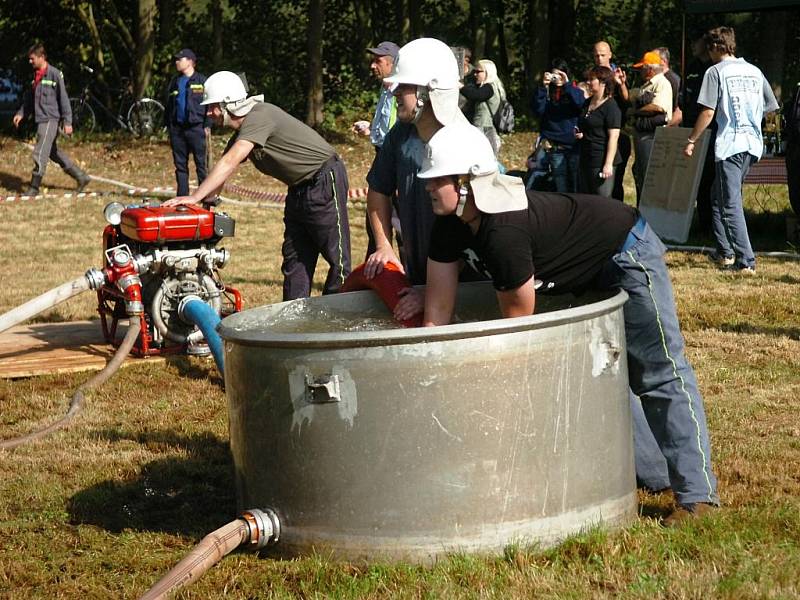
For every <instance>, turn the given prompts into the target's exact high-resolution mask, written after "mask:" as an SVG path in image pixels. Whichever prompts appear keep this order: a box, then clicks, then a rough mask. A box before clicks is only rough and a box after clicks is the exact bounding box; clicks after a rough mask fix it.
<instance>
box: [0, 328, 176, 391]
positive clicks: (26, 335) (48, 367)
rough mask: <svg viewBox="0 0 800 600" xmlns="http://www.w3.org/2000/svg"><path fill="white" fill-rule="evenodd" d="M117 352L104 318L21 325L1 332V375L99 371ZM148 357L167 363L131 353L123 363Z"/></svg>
mask: <svg viewBox="0 0 800 600" xmlns="http://www.w3.org/2000/svg"><path fill="white" fill-rule="evenodd" d="M125 327H127V326H124V327H121V328H120V332H119V333H120V334H124V332H125ZM113 355H114V348H113V347H111V346H110V345H109V344H106V343H105V340H104V339H103V332H102V330H101V329H100V321H76V322H71V323H34V324H32V325H19V326H17V327H12V328H11V329H9V330H7V331H4V332H3V333H0V378H3V379H9V378H12V377H32V376H37V375H45V374H50V373H76V372H80V371H98V370H100V369H102V368H103V367H105V365H106V363H107V362H108V359H109V358H111V357H112V356H113ZM145 360H146V361H148V362H151V363H152V362H163V361H164V357H160V356H153V357H149V358H134V357H131V356H129V357H128V358H127V359H126V360H125V362H124V363H123V366H125V365H128V364H135V363H140V362H142V361H145Z"/></svg>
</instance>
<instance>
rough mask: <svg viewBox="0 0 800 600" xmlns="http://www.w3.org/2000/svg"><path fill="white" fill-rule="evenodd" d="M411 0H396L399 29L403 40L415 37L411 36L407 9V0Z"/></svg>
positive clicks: (395, 7) (395, 6)
mask: <svg viewBox="0 0 800 600" xmlns="http://www.w3.org/2000/svg"><path fill="white" fill-rule="evenodd" d="M408 1H409V0H395V3H394V10H395V15H397V30H398V32H399V33H400V39H401V40H403V41H406V40H409V41H410V40H411V39H413V38H412V37H411V25H410V22H409V19H408V10H406V7H407V2H408Z"/></svg>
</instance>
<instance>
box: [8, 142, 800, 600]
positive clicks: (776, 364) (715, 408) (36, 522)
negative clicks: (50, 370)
mask: <svg viewBox="0 0 800 600" xmlns="http://www.w3.org/2000/svg"><path fill="white" fill-rule="evenodd" d="M223 143H224V142H223V140H222V138H220V139H218V140H217V147H218V148H217V149H219V147H221V145H222V144H223ZM529 144H530V136H529V134H516V135H514V136H512V138H510V140H509V141H508V143H507V144H506V145H505V146H504V153H505V154H504V159H505V160H506V162H507V163H508V164H509V166H513V165H517V166H521V165H522V163H523V161H524V157H525V155H526V154H527V151H528V147H529ZM66 147H67V148H68V149H69V151H70V152H72V154H73V155H74V156H75V157H76V158H77V159H78V160H79V161H81V163H82V165H83V166H84V167H86V168H88V169H89V170H90V172H92V173H94V174H100V175H103V176H105V177H110V178H113V179H120V180H123V181H127V182H131V183H135V184H137V185H142V186H148V187H152V186H154V185H169V184H172V183H173V179H172V177H173V176H172V166H171V160H170V157H169V148H168V146H167V145H166V143H165V142H164V141H155V142H136V143H133V142H128V141H126V140H124V139H115V138H104V139H102V140H99V141H83V142H72V143H68V144H67V145H66ZM337 148H338V150H339V151H340V153H341V154H342V155H343V156H344V157H345V160H346V161H347V163H348V166H349V167H350V173H351V185H352V186H353V187H360V186H362V185H364V184H363V178H364V175H365V173H366V168H367V166H368V162H369V156H370V152H371V148H370V147H369V145H368V144H367V143H366V142H364V141H363V140H356V139H355V138H353V139H345V140H344V141H342V142H341V143H340V144H338V145H337ZM0 155H2V156H3V164H2V166H0V187H3V188H4V189H5V190H7V191H8V190H13V189H15V188H16V187H17V186H18V184H19V182H21V181H24V180H25V179H26V178H27V176H28V172H29V171H28V170H29V168H30V159H29V154H28V151H27V150H25V149H24V148H22V147H21V146H19V144H18V143H17V142H16V141H14V140H12V139H11V138H0ZM51 168H52V171H51V172H50V173H49V174H48V177H47V180H46V181H47V183H48V184H49V185H50V186H51V191H54V192H58V193H61V192H62V191H63V189H62V188H67V187H69V186H70V185H71V184H70V181H69V180H68V179H67V178H65V177H64V176H63V175H62V174H60V173H57V171H58V169H57V168H55V167H51ZM237 180H238V181H239V182H241V183H243V184H246V185H250V186H255V185H259V186H260V187H262V188H265V189H269V190H276V191H280V189H281V188H280V186H279V185H278V184H277V183H276V182H273V183H272V184H267V185H263V182H262V181H261V180H260V179H259V177H258V176H257V175H256V174H254V173H253V172H252V171H251V167H249V166H247V167H246V168H245V169H244V171H243V172H242V173H241V174H240V175H238V176H237ZM94 187H95V189H100V190H107V191H109V192H113V188H111V187H109V186H100V185H96V186H94ZM90 189H91V188H90ZM628 189H629V192H630V189H631V188H630V186H628ZM764 193H769V194H771V196H772V198H771V199H769V200H768V202H766V203H765V201H764V200H763V199H761V198H760V197H759V196H758V195H759V194H764ZM0 195H2V194H1V193H0ZM747 197H748V207H749V209H750V211H751V212H752V213H753V219H752V223H753V229H754V230H753V239H754V240H755V244H756V246H757V247H758V248H759V249H770V250H786V249H790V248H791V247H790V246H789V245H787V243H786V241H785V237H784V233H785V228H784V212H783V211H784V210H785V209H786V206H787V205H788V202H787V199H786V192H785V189H781V188H779V187H777V186H775V187H768V188H754V187H752V186H748V190H747ZM112 198H116V199H120V198H122V197H121V196H114V195H113V194H109V195H108V196H106V197H103V198H87V199H81V200H76V199H48V200H37V201H29V202H27V203H19V202H17V203H11V204H0V213H2V216H3V221H4V224H5V226H4V227H3V228H1V229H0V272H2V273H3V278H2V281H3V286H2V288H0V311H6V310H9V309H10V308H12V307H14V306H17V305H18V304H19V303H21V302H23V301H25V300H27V299H29V298H31V297H33V296H35V295H37V294H39V293H41V292H43V291H45V290H48V289H50V288H52V287H54V286H55V285H58V284H59V283H62V282H63V281H65V280H67V279H71V278H74V277H76V276H78V275H79V274H81V273H82V272H83V271H85V270H86V268H88V267H89V266H99V256H100V249H101V242H100V233H101V231H102V227H103V222H102V216H101V211H102V207H103V205H104V204H105V203H106V202H107V201H109V200H110V199H112ZM227 210H228V212H230V213H231V214H232V215H233V216H234V217H235V218H236V219H237V228H236V237H235V238H233V239H231V240H226V242H225V244H224V246H225V247H227V248H228V249H229V250H230V251H231V254H232V259H231V264H230V265H229V266H228V267H226V269H225V270H224V271H223V277H224V279H225V281H226V283H228V284H229V285H232V286H234V287H237V288H239V289H240V290H241V291H242V293H243V295H244V297H245V299H246V303H247V305H248V306H256V305H260V304H264V303H268V302H274V301H277V300H278V299H279V297H280V286H281V277H280V240H281V237H282V224H281V213H280V211H277V210H274V209H271V210H270V209H263V208H256V207H250V206H242V205H235V206H230V207H229V208H227ZM350 218H351V224H352V230H353V238H354V250H353V255H354V257H356V260H355V262H358V259H359V258H361V257H362V256H363V253H364V246H365V239H364V238H365V236H364V230H363V208H359V207H354V208H353V209H352V210H351V213H350ZM691 242H692V243H707V242H704V240H702V239H700V238H693V239H692V240H691ZM667 258H668V263H669V266H670V269H671V273H672V276H673V281H674V286H675V294H676V299H677V303H678V310H679V314H680V317H681V321H682V326H683V330H684V334H685V337H686V342H687V352H688V354H689V357H690V359H691V361H692V363H693V364H694V366H695V369H696V371H697V375H698V379H699V383H700V387H701V390H702V391H703V393H704V395H705V400H706V406H707V413H708V420H709V428H710V432H711V437H712V444H713V451H714V463H715V469H716V472H717V474H718V476H719V488H720V494H721V497H722V501H723V503H724V507H723V508H722V509H721V510H719V511H718V512H716V513H715V514H714V515H713V516H712V517H710V518H708V519H705V520H703V521H699V522H689V523H687V524H685V525H684V526H682V527H679V528H677V529H674V530H668V529H665V528H663V527H662V526H661V525H660V523H659V519H658V517H659V516H660V515H663V514H664V513H665V512H666V511H667V510H668V509H669V507H670V506H671V505H670V502H671V499H670V498H669V497H667V496H666V495H655V496H653V495H645V494H643V495H641V496H640V509H641V512H642V516H640V518H639V519H638V520H637V521H636V522H635V523H634V524H632V525H631V526H630V527H628V528H626V529H624V530H621V531H616V532H605V531H602V530H593V531H589V532H587V533H585V534H583V535H580V536H576V537H574V538H571V539H569V540H568V541H566V542H565V543H563V544H562V545H560V546H559V547H557V548H553V549H537V548H523V547H508V548H507V549H506V551H505V552H504V554H503V555H502V556H492V557H475V556H461V555H457V556H452V557H450V558H448V559H447V560H443V561H441V562H440V563H439V564H437V565H436V566H434V567H430V568H423V567H416V566H410V565H388V564H380V563H376V564H351V563H345V564H342V563H336V562H331V561H329V560H327V559H326V558H325V557H322V556H312V557H307V558H302V559H297V560H276V559H273V558H267V557H259V556H256V555H251V554H247V553H234V554H233V555H231V556H229V557H227V558H226V559H224V560H223V561H222V562H221V563H220V564H219V565H218V566H217V567H215V568H214V569H212V570H211V571H209V572H208V573H207V574H206V575H204V576H203V578H202V579H201V580H200V581H199V582H198V583H196V584H194V585H193V586H191V587H189V588H186V589H185V590H184V591H182V592H181V593H179V594H178V597H181V598H216V597H225V598H241V599H244V598H289V597H302V598H331V597H332V598H449V597H464V598H531V597H538V598H548V597H552V598H576V599H578V598H581V599H582V598H606V597H609V598H610V597H622V598H642V599H648V600H650V599H652V598H670V599H683V598H698V599H700V598H730V599H740V598H797V597H800V548H799V547H798V546H800V420H798V416H797V415H798V409H800V366H798V356H800V262H793V261H785V260H779V259H774V258H764V259H761V260H760V261H759V265H758V273H757V275H756V276H754V277H751V278H741V277H737V276H734V275H730V274H725V273H723V272H720V271H718V270H716V269H715V268H714V267H713V265H712V264H711V263H710V262H708V261H707V260H706V259H705V258H704V257H703V256H701V255H697V254H688V253H681V252H671V253H669V254H668V257H667ZM322 275H323V276H324V273H322ZM321 281H322V279H321V278H320V277H318V281H317V289H316V293H319V289H320V284H321ZM95 309H96V305H95V300H94V297H93V295H91V294H84V295H83V296H81V297H79V298H76V299H73V300H71V301H69V302H67V303H65V304H63V305H61V306H59V307H57V308H56V309H55V310H53V311H52V312H51V313H49V314H46V315H42V316H41V317H39V319H38V320H40V321H64V320H75V319H86V318H92V317H93V316H94V315H95V314H96V313H95ZM0 360H2V357H0ZM87 378H88V375H87V374H85V373H84V374H75V375H52V376H43V377H37V378H29V379H18V380H0V437H2V438H8V437H12V436H15V435H19V434H22V433H25V432H28V431H30V430H31V429H33V428H35V427H37V426H38V425H41V424H43V423H45V422H48V420H49V419H51V418H53V417H55V416H56V415H61V414H62V413H63V412H64V411H65V409H66V406H67V403H68V397H69V395H70V394H71V391H72V390H73V389H74V388H75V387H76V386H77V385H79V384H80V383H81V382H83V381H85V380H86V379H87ZM219 383H220V381H219V378H218V376H217V373H216V370H215V368H214V365H213V362H211V361H210V359H189V358H185V357H181V358H176V359H173V360H170V361H168V362H167V363H166V364H154V363H147V362H144V363H141V364H138V365H136V366H133V367H129V368H125V369H123V370H121V371H120V372H119V373H118V374H117V375H116V376H115V377H114V378H112V380H111V381H110V382H109V383H107V384H106V385H105V386H104V387H102V388H101V389H100V390H98V391H95V392H93V393H91V394H90V395H89V397H88V399H87V401H86V405H85V408H84V411H83V412H82V413H81V414H80V415H79V416H78V417H77V418H76V420H75V422H74V424H72V425H71V426H70V427H69V428H68V429H66V430H65V431H62V432H60V433H57V434H55V435H53V436H51V437H49V438H47V439H45V440H42V441H39V442H36V443H34V444H31V445H28V446H24V447H21V448H19V449H17V450H15V451H13V452H1V451H0V598H81V599H91V598H109V597H126V598H127V597H137V596H138V595H140V594H141V593H143V592H144V591H145V590H146V589H148V588H149V587H150V586H151V585H152V584H153V583H155V582H156V581H157V580H158V579H159V578H160V576H161V575H163V574H164V573H166V572H167V570H169V568H170V567H171V566H173V565H174V564H175V563H176V562H177V561H178V560H180V559H181V558H182V557H183V556H184V555H185V554H186V553H187V552H188V551H189V550H190V549H191V548H192V547H193V545H194V544H196V543H197V542H198V541H199V540H200V539H201V538H202V537H203V536H204V535H205V534H206V533H208V532H210V531H211V530H213V529H215V528H217V527H219V526H220V525H222V524H224V523H226V522H228V521H229V520H231V518H233V517H234V516H235V510H236V508H235V494H234V487H233V469H232V461H231V456H230V453H229V450H228V433H227V411H226V405H225V395H224V392H223V391H222V389H221V387H220V385H219Z"/></svg>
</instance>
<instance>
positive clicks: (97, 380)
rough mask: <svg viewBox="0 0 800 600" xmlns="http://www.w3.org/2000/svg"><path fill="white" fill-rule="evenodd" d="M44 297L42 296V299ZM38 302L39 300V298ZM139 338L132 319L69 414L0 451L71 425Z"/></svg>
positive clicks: (136, 322) (0, 445) (74, 399)
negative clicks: (87, 395) (87, 397)
mask: <svg viewBox="0 0 800 600" xmlns="http://www.w3.org/2000/svg"><path fill="white" fill-rule="evenodd" d="M41 297H42V296H40V298H41ZM37 300H38V298H37ZM138 337H139V320H138V319H137V318H133V317H132V318H131V324H130V326H129V327H128V331H127V332H126V333H125V338H124V339H123V340H122V344H120V347H119V348H118V349H117V351H116V353H115V354H114V356H113V357H112V358H111V360H110V361H108V363H107V364H106V366H105V367H104V368H103V370H102V371H100V372H99V373H97V374H96V375H95V376H94V377H92V378H91V379H90V380H89V381H87V382H86V383H84V384H82V385H81V386H80V387H79V388H78V389H77V390H75V393H74V394H72V401H71V402H70V403H69V410H67V414H65V415H64V416H63V417H61V418H60V419H59V420H58V421H56V422H55V423H52V424H50V425H48V426H47V427H43V428H42V429H39V430H38V431H34V432H33V433H29V434H27V435H24V436H22V437H18V438H13V439H10V440H3V441H0V450H12V449H14V448H16V447H17V446H21V445H22V444H27V443H28V442H32V441H34V440H38V439H40V438H43V437H44V436H46V435H49V434H51V433H53V432H54V431H57V430H59V429H61V428H62V427H64V426H65V425H66V424H67V423H69V422H70V421H71V420H72V418H73V417H74V416H75V415H77V414H78V412H80V410H81V405H82V403H83V400H84V398H85V392H87V391H89V390H91V389H94V388H96V387H98V386H100V385H102V384H103V383H105V382H106V381H107V380H108V378H109V377H111V376H112V375H113V374H114V373H116V372H117V370H118V369H119V368H120V366H121V365H122V361H124V360H125V358H126V357H127V356H128V354H129V353H130V351H131V348H133V345H134V344H135V343H136V338H138Z"/></svg>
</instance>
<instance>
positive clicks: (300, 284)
mask: <svg viewBox="0 0 800 600" xmlns="http://www.w3.org/2000/svg"><path fill="white" fill-rule="evenodd" d="M234 77H237V76H236V75H235V74H234V73H230V72H228V71H220V72H218V73H215V74H214V75H212V76H211V77H209V78H208V80H207V81H206V99H205V100H204V104H208V105H210V108H209V115H210V116H211V118H212V119H213V120H214V121H215V122H216V123H217V124H224V125H225V126H227V127H230V128H231V129H235V130H236V133H235V134H234V135H233V137H232V138H231V140H230V141H229V142H228V147H227V148H226V150H225V154H224V155H223V157H222V158H221V159H220V161H219V162H217V164H216V165H215V166H214V168H213V169H212V171H211V173H209V175H208V177H207V179H206V180H205V181H204V182H203V183H202V184H201V185H200V186H199V187H198V188H197V189H196V190H195V192H194V193H193V194H192V195H190V196H185V197H182V198H174V199H172V200H169V201H167V202H166V203H165V204H166V205H168V206H170V205H176V204H196V203H199V202H201V201H202V200H203V199H204V198H207V197H210V196H213V195H215V194H217V193H218V192H219V190H220V189H221V188H222V186H223V185H224V184H225V181H226V180H227V179H228V177H230V176H231V175H232V174H233V173H234V171H235V170H236V168H237V167H238V166H239V164H240V163H241V162H242V161H244V160H246V159H248V158H249V159H250V160H251V161H252V163H253V165H254V166H255V167H256V169H258V170H259V171H261V172H262V173H264V174H265V175H269V176H271V177H274V178H276V179H278V180H279V181H282V182H283V183H285V184H286V185H287V186H289V190H288V194H287V196H286V207H285V209H284V217H283V222H284V226H285V230H284V239H283V246H282V253H283V264H282V265H281V272H282V273H283V277H284V279H283V299H284V300H293V299H295V298H304V297H307V296H309V295H310V294H311V283H312V281H313V278H314V269H315V268H316V264H317V259H318V257H319V255H320V254H322V256H323V258H325V260H326V261H327V262H328V264H329V265H330V270H329V271H328V277H327V279H326V280H325V286H324V288H323V293H324V294H329V293H333V292H337V291H339V288H340V287H341V286H342V283H344V280H345V278H346V277H347V275H348V274H349V273H350V228H349V224H348V218H347V190H348V180H347V170H346V169H345V166H344V163H343V162H342V161H341V159H340V158H339V156H338V155H337V154H336V151H335V150H334V149H333V147H331V146H330V144H328V143H327V142H326V141H325V140H324V139H323V138H322V136H320V135H319V134H318V133H317V132H316V131H314V130H313V129H311V128H310V127H309V126H308V125H306V124H304V123H302V122H300V121H298V120H297V119H295V118H294V117H292V116H291V115H289V114H288V113H286V112H285V111H283V110H282V109H280V108H278V107H277V106H275V105H273V104H269V103H265V102H263V101H261V100H260V98H258V97H250V98H247V97H246V93H245V91H244V87H241V89H239V87H238V85H237V79H233V78H234ZM214 78H216V79H214ZM228 80H230V81H228ZM218 88H220V89H219V90H218ZM237 97H238V99H237V100H234V101H231V98H237Z"/></svg>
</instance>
